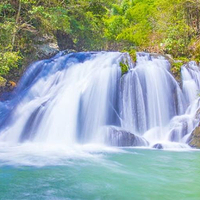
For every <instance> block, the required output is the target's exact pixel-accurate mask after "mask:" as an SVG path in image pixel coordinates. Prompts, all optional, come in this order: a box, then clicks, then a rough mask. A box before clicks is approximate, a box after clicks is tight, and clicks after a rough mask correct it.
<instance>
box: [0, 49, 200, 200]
mask: <svg viewBox="0 0 200 200" xmlns="http://www.w3.org/2000/svg"><path fill="white" fill-rule="evenodd" d="M124 66H125V67H127V68H128V71H127V72H126V73H125V74H122V72H121V67H124ZM199 91H200V70H199V67H198V66H197V65H196V63H194V62H190V63H188V64H187V65H185V66H183V67H182V69H181V81H180V82H177V81H176V80H175V78H174V77H173V76H172V74H171V73H170V64H169V62H168V61H167V60H166V59H165V58H164V57H161V56H152V55H150V54H147V53H138V54H137V62H136V64H134V63H132V61H131V59H130V57H129V55H128V54H126V53H119V52H90V53H89V52H88V53H87V52H86V53H71V54H67V55H66V54H65V53H64V52H61V53H59V54H58V55H56V56H55V57H53V58H51V59H48V60H42V61H38V62H36V63H34V64H32V65H31V66H30V67H29V68H28V70H27V71H26V72H25V74H24V76H23V77H22V79H21V80H20V82H19V84H18V87H17V88H16V89H15V91H14V92H13V93H12V94H10V95H9V96H8V97H7V98H6V100H5V101H2V102H0V116H1V118H0V199H199V198H198V196H200V193H199V191H200V190H199V189H200V187H199V185H200V181H199V180H200V177H199V169H200V168H199V164H198V163H199V160H200V154H199V152H198V151H194V150H192V149H191V147H189V145H188V141H189V139H190V135H191V133H192V131H193V130H194V128H195V127H196V126H197V125H198V122H199V120H200V116H199V109H200V98H199ZM111 146H125V147H126V146H136V147H137V146H140V148H139V149H138V148H119V147H111ZM141 146H142V147H141ZM152 147H153V148H163V149H166V150H167V151H158V150H153V149H152ZM169 150H170V151H169Z"/></svg>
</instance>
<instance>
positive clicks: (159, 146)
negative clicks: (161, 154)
mask: <svg viewBox="0 0 200 200" xmlns="http://www.w3.org/2000/svg"><path fill="white" fill-rule="evenodd" d="M153 148H154V149H164V147H163V145H162V144H160V143H157V144H154V145H153Z"/></svg>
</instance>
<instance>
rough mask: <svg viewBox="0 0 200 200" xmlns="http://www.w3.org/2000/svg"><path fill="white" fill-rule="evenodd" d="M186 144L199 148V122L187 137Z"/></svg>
mask: <svg viewBox="0 0 200 200" xmlns="http://www.w3.org/2000/svg"><path fill="white" fill-rule="evenodd" d="M188 144H189V145H190V146H191V147H194V148H198V149H200V124H199V125H198V126H197V127H196V128H195V129H194V130H193V132H192V134H191V136H190V137H189V139H188Z"/></svg>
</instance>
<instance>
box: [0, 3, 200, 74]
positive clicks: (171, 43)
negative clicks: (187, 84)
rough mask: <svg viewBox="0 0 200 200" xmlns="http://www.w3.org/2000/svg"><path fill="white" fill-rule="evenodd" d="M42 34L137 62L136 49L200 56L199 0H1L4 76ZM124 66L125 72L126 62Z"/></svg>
mask: <svg viewBox="0 0 200 200" xmlns="http://www.w3.org/2000/svg"><path fill="white" fill-rule="evenodd" d="M44 36H45V37H47V38H51V41H53V42H56V41H59V39H60V38H59V37H61V38H62V37H63V38H66V42H63V43H66V46H67V45H68V44H71V46H70V45H68V46H70V47H71V48H73V49H75V50H77V51H90V50H115V51H123V50H125V51H127V52H129V54H130V56H131V57H132V59H133V60H134V61H135V59H136V54H135V51H136V50H137V51H138V50H139V51H149V52H157V53H168V54H172V55H173V56H174V57H176V58H177V57H180V56H181V57H190V58H193V59H195V60H197V61H199V60H200V39H199V38H200V2H199V1H196V0H120V1H119V0H109V1H107V0H98V1H96V0H62V1H60V0H51V1H49V0H40V1H37V0H18V1H16V0H4V1H3V2H0V56H1V57H0V75H5V74H8V73H9V71H10V70H12V69H14V68H15V67H17V66H19V65H20V63H24V62H25V60H26V58H27V57H30V55H31V54H32V52H33V51H34V44H35V43H37V38H41V37H44ZM41 43H42V42H41ZM37 44H38V43H37ZM66 46H64V47H63V48H67V47H68V46H67V47H66ZM59 47H60V46H59ZM184 62H185V61H183V62H182V63H184ZM122 68H123V69H122V71H123V73H125V72H126V70H127V67H126V66H123V67H122ZM172 70H173V71H174V72H175V73H178V71H179V70H180V63H174V64H173V67H172Z"/></svg>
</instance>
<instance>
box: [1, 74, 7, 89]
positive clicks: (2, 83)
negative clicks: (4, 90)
mask: <svg viewBox="0 0 200 200" xmlns="http://www.w3.org/2000/svg"><path fill="white" fill-rule="evenodd" d="M5 86H6V79H5V78H3V77H2V76H0V87H5Z"/></svg>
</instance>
